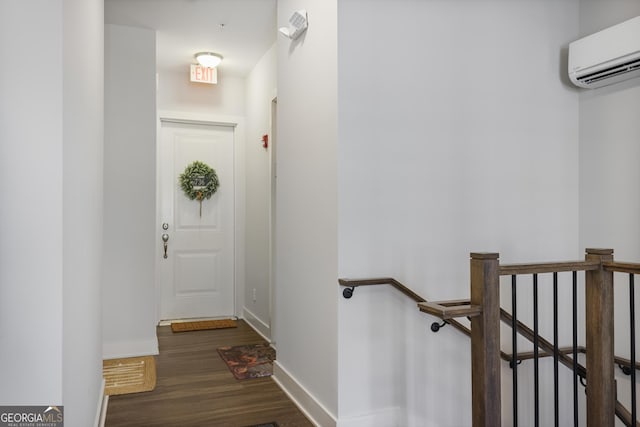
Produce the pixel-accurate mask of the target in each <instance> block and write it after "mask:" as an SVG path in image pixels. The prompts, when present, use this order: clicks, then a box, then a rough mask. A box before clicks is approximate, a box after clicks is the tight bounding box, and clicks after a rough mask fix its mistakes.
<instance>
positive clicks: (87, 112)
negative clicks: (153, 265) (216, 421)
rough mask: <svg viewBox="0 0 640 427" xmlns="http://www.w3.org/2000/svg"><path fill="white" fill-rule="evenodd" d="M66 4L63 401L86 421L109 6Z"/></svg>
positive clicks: (97, 0)
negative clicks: (105, 11)
mask: <svg viewBox="0 0 640 427" xmlns="http://www.w3.org/2000/svg"><path fill="white" fill-rule="evenodd" d="M63 3H64V8H63V23H64V29H63V37H64V38H63V43H64V45H63V49H62V51H63V61H64V74H63V81H62V85H63V90H64V92H63V114H64V117H63V125H64V128H63V136H64V152H63V167H64V169H63V186H64V187H63V194H64V197H63V203H64V204H63V226H62V227H63V239H64V240H63V269H64V270H63V276H64V293H63V297H64V301H63V309H64V310H63V313H64V318H63V325H64V329H63V343H64V344H63V400H64V405H65V425H67V426H70V427H76V426H77V427H83V426H89V425H92V424H93V422H94V421H95V419H96V417H97V410H98V409H99V407H100V404H101V403H102V402H101V401H100V399H101V396H102V392H103V381H102V360H101V355H102V354H101V353H102V352H101V350H102V331H101V318H100V309H101V304H100V288H101V286H100V285H101V281H100V274H101V267H102V265H101V264H102V220H103V213H102V201H103V176H102V172H103V166H102V165H103V138H104V86H103V85H104V5H103V1H102V0H91V1H85V0H65V1H64V2H63Z"/></svg>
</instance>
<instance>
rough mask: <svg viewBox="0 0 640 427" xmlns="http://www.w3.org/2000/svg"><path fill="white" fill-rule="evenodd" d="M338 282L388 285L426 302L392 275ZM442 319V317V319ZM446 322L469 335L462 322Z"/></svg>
mask: <svg viewBox="0 0 640 427" xmlns="http://www.w3.org/2000/svg"><path fill="white" fill-rule="evenodd" d="M338 283H339V284H340V286H344V287H347V288H357V287H359V286H373V285H390V286H393V287H394V288H396V289H397V290H399V291H400V292H402V293H403V294H405V295H406V296H408V297H409V298H411V299H412V300H414V301H415V302H417V303H425V302H428V301H427V300H426V299H424V298H422V297H421V296H420V295H418V294H417V293H415V292H414V291H412V290H411V289H409V288H408V287H406V286H405V285H403V284H402V283H400V282H398V281H397V280H396V279H394V278H392V277H380V278H374V279H338ZM443 320H444V319H443ZM447 323H448V324H450V325H451V326H453V327H454V328H456V329H457V330H459V331H460V332H462V333H463V334H465V335H467V336H469V337H470V336H471V329H469V328H468V327H466V326H464V325H463V324H462V323H460V322H458V321H457V320H454V319H449V320H447Z"/></svg>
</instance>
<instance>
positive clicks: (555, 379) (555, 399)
mask: <svg viewBox="0 0 640 427" xmlns="http://www.w3.org/2000/svg"><path fill="white" fill-rule="evenodd" d="M558 396H559V390H558V273H557V272H554V273H553V403H554V408H553V411H554V419H555V426H556V427H559V426H560V410H559V404H558V401H559V399H558Z"/></svg>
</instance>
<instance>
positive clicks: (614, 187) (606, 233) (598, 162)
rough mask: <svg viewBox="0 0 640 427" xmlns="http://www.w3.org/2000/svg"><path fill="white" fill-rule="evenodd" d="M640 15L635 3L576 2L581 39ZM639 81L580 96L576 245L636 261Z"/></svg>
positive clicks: (639, 254)
mask: <svg viewBox="0 0 640 427" xmlns="http://www.w3.org/2000/svg"><path fill="white" fill-rule="evenodd" d="M638 15H640V3H638V2H637V1H630V0H627V1H612V2H606V4H603V3H602V2H598V1H585V0H581V2H580V37H583V36H585V35H588V34H591V33H594V32H596V31H599V30H602V29H603V28H606V27H609V26H611V25H615V24H618V23H620V22H622V21H626V20H627V19H630V18H633V17H635V16H638ZM638 111H640V79H633V80H628V81H626V82H623V83H620V84H616V85H612V86H605V87H603V88H600V89H594V90H582V91H581V93H580V240H581V242H580V245H581V246H588V247H608V248H613V249H614V250H615V253H614V256H615V257H616V258H617V259H620V260H638V259H640V223H638V217H640V199H639V198H638V197H637V193H638V182H640V169H639V168H638V167H637V164H636V160H637V159H639V158H640V145H639V144H638V140H639V139H640V122H639V121H638V120H637V117H638Z"/></svg>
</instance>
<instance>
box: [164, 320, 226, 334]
mask: <svg viewBox="0 0 640 427" xmlns="http://www.w3.org/2000/svg"><path fill="white" fill-rule="evenodd" d="M237 327H238V322H236V321H235V320H233V319H220V320H200V321H197V322H171V330H172V331H173V332H188V331H204V330H207V329H224V328H237Z"/></svg>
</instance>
